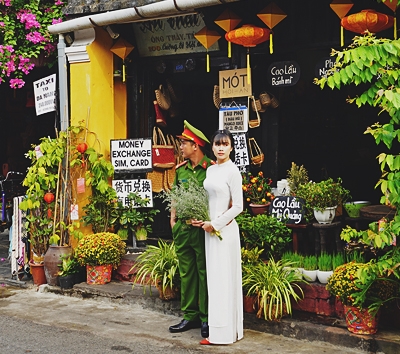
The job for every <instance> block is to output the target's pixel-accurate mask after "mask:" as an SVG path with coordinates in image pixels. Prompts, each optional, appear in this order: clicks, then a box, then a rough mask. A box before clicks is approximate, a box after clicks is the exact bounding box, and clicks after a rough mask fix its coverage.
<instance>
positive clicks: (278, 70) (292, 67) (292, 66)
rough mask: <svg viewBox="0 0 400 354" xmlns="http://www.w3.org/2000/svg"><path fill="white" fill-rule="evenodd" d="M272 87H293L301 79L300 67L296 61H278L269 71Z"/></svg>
mask: <svg viewBox="0 0 400 354" xmlns="http://www.w3.org/2000/svg"><path fill="white" fill-rule="evenodd" d="M267 75H268V81H269V84H270V85H271V86H293V85H296V83H297V81H299V78H300V66H299V64H297V63H296V62H295V61H277V62H274V63H272V64H271V65H270V66H269V68H268V71H267Z"/></svg>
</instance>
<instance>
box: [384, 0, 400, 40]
mask: <svg viewBox="0 0 400 354" xmlns="http://www.w3.org/2000/svg"><path fill="white" fill-rule="evenodd" d="M384 4H385V5H386V6H387V7H388V8H389V9H390V10H392V11H393V32H394V39H397V19H396V10H397V8H398V7H399V6H398V5H397V0H392V1H390V0H386V1H385V2H384Z"/></svg>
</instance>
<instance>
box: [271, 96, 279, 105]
mask: <svg viewBox="0 0 400 354" xmlns="http://www.w3.org/2000/svg"><path fill="white" fill-rule="evenodd" d="M271 107H272V108H278V107H279V101H278V99H277V98H276V97H275V96H273V95H271Z"/></svg>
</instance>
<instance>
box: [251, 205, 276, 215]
mask: <svg viewBox="0 0 400 354" xmlns="http://www.w3.org/2000/svg"><path fill="white" fill-rule="evenodd" d="M270 204H271V203H267V204H253V203H250V204H249V206H250V208H251V212H252V213H253V215H258V214H267V213H268V209H269V205H270Z"/></svg>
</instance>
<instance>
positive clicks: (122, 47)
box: [110, 38, 135, 82]
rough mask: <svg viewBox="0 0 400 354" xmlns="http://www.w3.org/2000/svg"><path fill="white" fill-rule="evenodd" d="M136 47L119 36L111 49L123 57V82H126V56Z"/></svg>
mask: <svg viewBox="0 0 400 354" xmlns="http://www.w3.org/2000/svg"><path fill="white" fill-rule="evenodd" d="M134 48H135V47H134V46H133V45H132V44H130V43H129V42H127V41H126V40H125V39H123V38H119V39H118V40H117V42H116V43H115V44H114V45H113V46H112V47H111V49H110V50H111V51H112V52H113V53H114V54H116V55H118V56H119V57H120V58H121V59H122V82H125V58H126V57H127V56H128V55H129V53H130V52H131V51H132V50H133V49H134Z"/></svg>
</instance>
